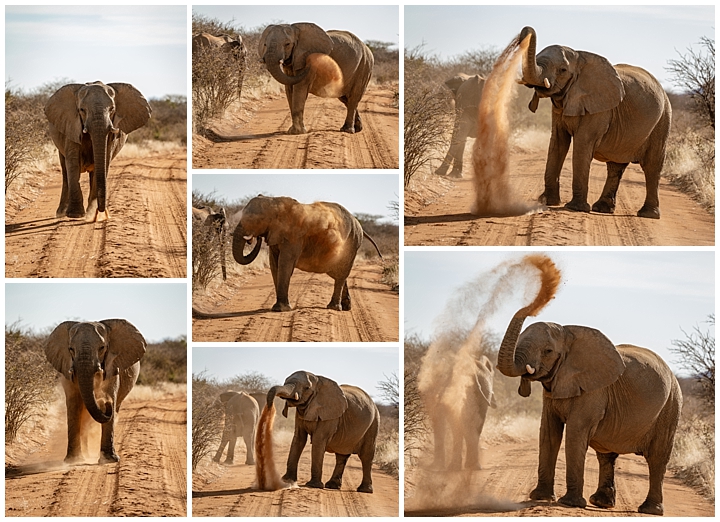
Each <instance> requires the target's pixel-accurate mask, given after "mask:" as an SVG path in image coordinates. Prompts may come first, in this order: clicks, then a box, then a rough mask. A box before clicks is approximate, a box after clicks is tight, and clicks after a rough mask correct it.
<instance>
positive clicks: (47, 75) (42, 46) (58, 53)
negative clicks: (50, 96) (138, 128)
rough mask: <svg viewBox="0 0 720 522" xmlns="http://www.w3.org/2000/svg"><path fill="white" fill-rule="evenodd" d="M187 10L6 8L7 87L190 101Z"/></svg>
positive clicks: (95, 7)
mask: <svg viewBox="0 0 720 522" xmlns="http://www.w3.org/2000/svg"><path fill="white" fill-rule="evenodd" d="M187 33H188V29H187V7H186V6H185V5H179V6H143V5H133V6H92V5H86V6H6V7H5V81H6V83H7V82H8V80H10V81H11V83H10V85H11V86H13V87H15V88H22V89H23V90H31V89H34V88H36V87H39V86H41V85H42V84H44V83H47V82H52V81H57V80H63V79H67V80H71V81H73V82H77V83H86V82H94V81H96V80H100V81H102V82H104V83H110V82H124V83H131V84H133V85H134V86H135V87H137V88H138V89H139V90H140V92H142V93H143V94H144V95H145V97H146V98H159V97H162V96H164V95H166V94H181V95H187V84H188V80H187Z"/></svg>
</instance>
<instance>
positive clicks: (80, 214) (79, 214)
mask: <svg viewBox="0 0 720 522" xmlns="http://www.w3.org/2000/svg"><path fill="white" fill-rule="evenodd" d="M65 216H67V217H69V218H73V219H80V218H84V217H85V211H84V210H79V211H78V210H68V211H67V212H66V213H65Z"/></svg>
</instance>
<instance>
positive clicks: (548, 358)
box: [497, 308, 682, 515]
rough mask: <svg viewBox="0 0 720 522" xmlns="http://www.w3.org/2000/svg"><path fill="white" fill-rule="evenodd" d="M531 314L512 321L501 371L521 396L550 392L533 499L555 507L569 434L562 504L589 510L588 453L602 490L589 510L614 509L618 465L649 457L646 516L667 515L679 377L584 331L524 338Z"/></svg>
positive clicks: (560, 329) (553, 328)
mask: <svg viewBox="0 0 720 522" xmlns="http://www.w3.org/2000/svg"><path fill="white" fill-rule="evenodd" d="M527 315H528V311H527V308H523V309H521V310H519V311H518V312H517V313H516V314H515V316H514V317H513V319H512V321H511V322H510V325H509V326H508V329H507V331H506V333H505V337H504V339H503V341H502V345H501V347H500V351H499V353H498V363H497V368H498V370H500V372H502V373H503V374H504V375H507V376H509V377H520V378H521V380H520V388H519V389H518V393H520V395H522V396H524V397H527V396H528V395H530V382H531V381H539V382H540V383H542V385H543V410H542V419H541V423H540V458H539V465H538V483H537V487H536V488H535V489H534V490H533V491H532V492H531V493H530V498H531V499H533V500H554V499H555V492H554V482H555V464H556V461H557V455H558V451H559V450H560V443H561V441H562V437H563V430H565V433H566V435H565V457H566V462H567V493H566V494H565V495H564V496H563V497H562V498H560V500H559V502H560V503H561V504H564V505H567V506H573V507H585V506H586V505H587V502H586V500H585V498H584V497H583V485H584V476H583V475H584V470H585V454H586V453H587V449H588V446H589V447H591V448H593V449H594V450H595V452H596V454H597V459H598V462H599V465H600V472H599V479H598V488H597V491H595V493H594V494H593V495H592V496H591V497H590V503H591V504H593V505H595V506H598V507H601V508H610V507H613V506H614V505H615V477H614V472H615V470H614V467H615V459H616V458H617V457H618V455H620V454H626V453H635V454H637V455H643V456H644V457H645V460H646V461H647V463H648V468H649V475H650V487H649V491H648V494H647V498H646V500H645V502H643V503H642V505H641V506H640V507H639V508H638V511H639V512H641V513H649V514H654V515H662V514H663V504H662V501H663V492H662V487H663V478H664V475H665V469H666V466H667V463H668V460H669V459H670V453H671V452H672V447H673V440H674V437H675V430H676V429H677V425H678V421H679V418H680V410H681V409H682V394H681V392H680V386H679V384H678V381H677V379H676V378H675V376H674V375H673V373H672V370H670V368H669V367H668V365H667V364H666V363H665V361H663V360H662V359H661V358H660V357H659V356H658V355H657V354H656V353H654V352H652V351H650V350H648V349H646V348H639V347H637V346H632V345H628V344H623V345H618V346H617V347H616V346H614V345H613V344H612V342H611V341H610V340H609V339H608V338H607V337H605V336H604V335H603V334H602V333H601V332H599V331H598V330H595V329H593V328H588V327H585V326H561V325H558V324H555V323H542V322H540V323H534V324H531V325H530V326H528V327H527V329H526V330H525V331H524V332H522V334H521V333H520V330H521V329H522V325H523V322H524V321H525V318H526V317H527Z"/></svg>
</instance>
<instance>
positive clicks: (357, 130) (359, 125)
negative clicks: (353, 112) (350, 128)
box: [355, 120, 363, 132]
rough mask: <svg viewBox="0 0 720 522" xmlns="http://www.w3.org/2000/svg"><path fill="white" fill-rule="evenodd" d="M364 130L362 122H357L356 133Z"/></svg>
mask: <svg viewBox="0 0 720 522" xmlns="http://www.w3.org/2000/svg"><path fill="white" fill-rule="evenodd" d="M362 130H363V126H362V122H361V121H360V120H355V132H360V131H362Z"/></svg>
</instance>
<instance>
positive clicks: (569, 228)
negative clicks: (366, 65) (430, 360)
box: [405, 144, 715, 246]
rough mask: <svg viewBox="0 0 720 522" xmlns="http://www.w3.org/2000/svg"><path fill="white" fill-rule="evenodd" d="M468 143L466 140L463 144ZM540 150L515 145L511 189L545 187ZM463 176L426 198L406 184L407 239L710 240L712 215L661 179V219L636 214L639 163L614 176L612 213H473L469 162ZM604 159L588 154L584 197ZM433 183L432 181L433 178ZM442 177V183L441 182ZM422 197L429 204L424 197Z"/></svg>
mask: <svg viewBox="0 0 720 522" xmlns="http://www.w3.org/2000/svg"><path fill="white" fill-rule="evenodd" d="M471 148H472V147H471V146H470V144H468V149H471ZM545 158H546V154H545V153H544V152H541V151H517V150H516V151H514V152H513V153H512V154H511V158H510V173H511V174H510V175H511V178H510V179H511V180H512V183H513V185H514V186H515V187H516V191H517V194H518V195H519V197H521V198H522V199H523V200H526V201H532V200H534V199H535V198H537V196H538V195H539V194H541V193H542V191H543V172H544V171H545ZM571 162H572V152H570V153H569V154H568V156H567V159H566V161H565V165H564V166H563V171H562V174H561V177H560V195H561V200H562V202H563V204H564V203H566V202H568V201H570V199H571V181H572V163H571ZM465 165H466V172H465V179H462V180H458V181H453V182H452V183H451V184H450V187H449V190H448V189H447V188H444V189H443V191H444V193H442V194H440V195H438V194H434V195H433V196H432V199H431V201H420V202H419V201H418V198H413V197H412V196H410V197H408V193H407V191H406V202H409V204H408V203H406V207H405V244H406V245H417V246H426V245H437V246H440V245H452V246H462V245H480V246H494V245H495V246H566V245H567V246H589V245H597V246H614V245H618V246H671V245H692V246H704V245H713V244H714V243H715V222H714V219H713V215H712V214H710V213H708V212H707V211H705V210H703V209H702V208H701V207H700V206H699V205H698V204H697V203H695V202H694V201H693V200H692V199H691V198H690V197H689V196H687V195H685V194H683V193H681V192H679V191H678V190H677V189H676V188H674V187H672V186H671V185H670V184H669V183H668V182H667V181H666V180H661V182H660V212H661V216H662V217H661V218H660V219H659V220H654V219H643V218H638V217H637V216H636V213H637V211H638V209H639V208H640V207H641V206H642V204H643V202H644V200H645V177H644V175H643V173H642V170H641V169H640V167H639V166H638V165H630V166H629V167H628V168H627V170H626V171H625V175H624V177H623V179H622V181H621V183H620V189H619V191H618V201H617V204H616V209H615V214H613V215H607V214H596V213H590V214H585V213H581V212H571V211H568V210H565V209H564V208H563V207H550V208H548V209H547V210H546V211H544V212H542V213H537V214H531V215H525V216H517V217H477V216H474V215H472V214H470V206H471V202H472V199H473V197H474V192H473V186H472V180H471V179H469V176H470V173H469V171H468V170H467V169H468V168H469V165H471V161H470V157H469V156H468V157H466V161H465ZM606 172H607V170H606V167H605V164H604V163H600V162H597V161H593V164H592V167H591V170H590V187H589V194H590V195H589V202H590V204H592V203H593V202H594V201H595V200H596V199H597V198H598V197H599V195H600V193H601V192H602V187H603V184H604V183H605V178H606ZM431 184H432V182H431ZM442 184H444V185H447V183H445V182H442ZM426 203H427V204H426Z"/></svg>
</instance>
